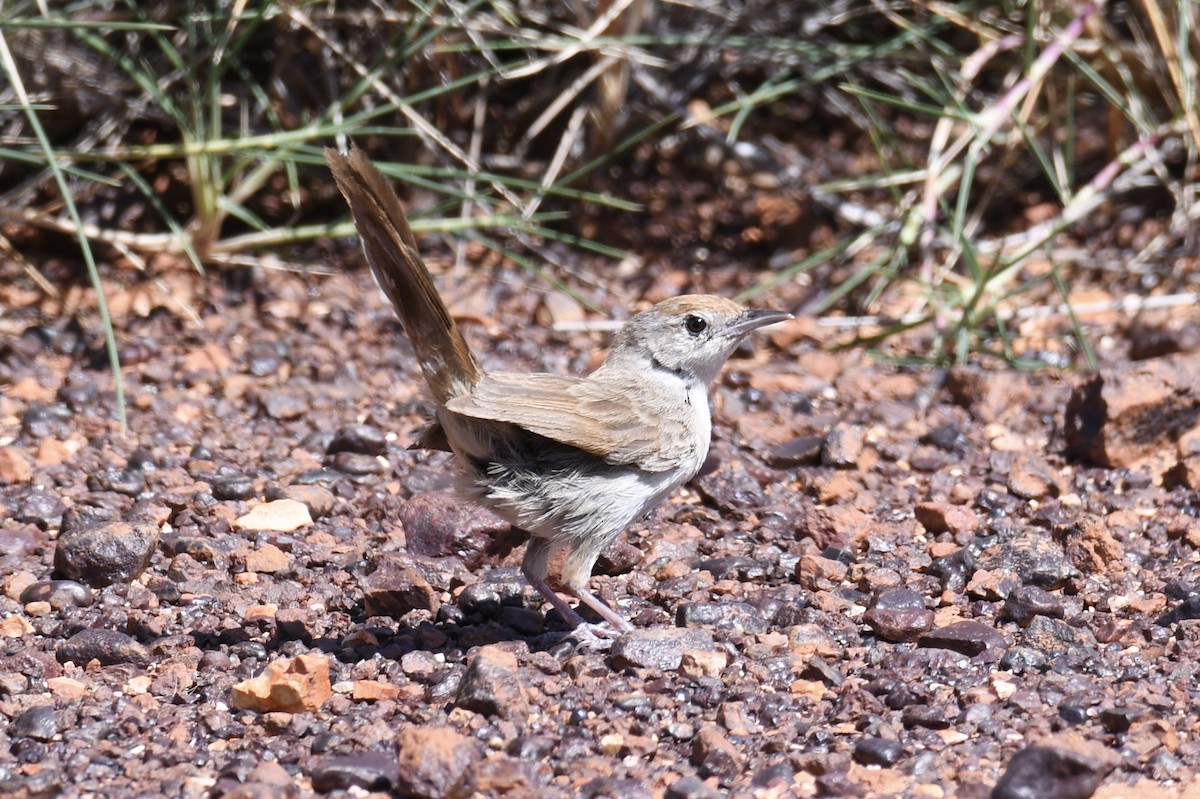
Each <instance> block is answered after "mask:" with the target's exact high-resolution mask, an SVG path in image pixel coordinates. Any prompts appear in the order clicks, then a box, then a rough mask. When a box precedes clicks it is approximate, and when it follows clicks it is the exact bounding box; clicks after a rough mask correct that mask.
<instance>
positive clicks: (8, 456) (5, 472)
mask: <svg viewBox="0 0 1200 799" xmlns="http://www.w3.org/2000/svg"><path fill="white" fill-rule="evenodd" d="M32 479H33V467H32V466H31V465H30V464H29V459H28V458H26V457H25V455H24V454H23V453H22V452H21V451H20V450H19V449H17V448H16V447H0V485H12V484H14V483H28V482H29V481H30V480H32Z"/></svg>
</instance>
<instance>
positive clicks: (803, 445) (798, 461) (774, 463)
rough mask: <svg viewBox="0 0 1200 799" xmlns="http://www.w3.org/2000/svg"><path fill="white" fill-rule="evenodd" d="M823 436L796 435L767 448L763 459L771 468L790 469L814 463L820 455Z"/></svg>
mask: <svg viewBox="0 0 1200 799" xmlns="http://www.w3.org/2000/svg"><path fill="white" fill-rule="evenodd" d="M824 443H825V437H824V436H821V435H816V434H811V435H802V436H796V437H795V438H793V439H791V440H789V441H785V442H783V443H782V444H779V445H778V446H775V447H772V448H771V449H769V450H767V452H766V455H765V456H764V458H763V460H764V461H765V462H766V464H767V465H768V466H770V467H771V468H773V469H790V468H792V467H795V466H803V465H804V464H808V463H816V462H817V460H819V459H820V457H821V446H822V445H823V444H824Z"/></svg>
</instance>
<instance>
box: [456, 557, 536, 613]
mask: <svg viewBox="0 0 1200 799" xmlns="http://www.w3.org/2000/svg"><path fill="white" fill-rule="evenodd" d="M528 587H529V581H527V580H526V579H525V577H524V576H522V574H521V572H520V570H519V569H509V568H503V569H491V570H490V571H487V572H485V573H484V574H483V576H482V578H481V579H479V580H477V581H476V582H473V583H471V584H470V585H468V586H467V587H465V588H463V590H462V592H461V593H459V595H458V606H459V608H460V609H462V612H463V613H473V614H478V615H480V616H483V617H485V618H493V617H495V616H498V615H500V609H501V608H502V607H504V606H506V605H514V606H516V605H521V604H522V603H523V600H524V596H525V590H526V588H528Z"/></svg>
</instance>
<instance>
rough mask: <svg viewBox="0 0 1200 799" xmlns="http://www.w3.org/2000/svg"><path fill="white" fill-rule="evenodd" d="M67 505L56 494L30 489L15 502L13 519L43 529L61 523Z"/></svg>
mask: <svg viewBox="0 0 1200 799" xmlns="http://www.w3.org/2000/svg"><path fill="white" fill-rule="evenodd" d="M66 510H67V506H66V505H64V504H63V501H62V499H60V498H59V496H58V494H55V493H51V492H49V491H30V492H29V493H28V494H26V495H25V496H24V497H22V498H21V500H20V502H19V503H18V504H17V509H16V512H15V513H14V514H13V516H12V518H13V521H16V522H23V523H28V524H36V525H37V526H38V527H40V528H41V529H43V530H46V529H50V528H54V527H58V526H60V525H61V524H62V520H63V514H64V513H65V512H66Z"/></svg>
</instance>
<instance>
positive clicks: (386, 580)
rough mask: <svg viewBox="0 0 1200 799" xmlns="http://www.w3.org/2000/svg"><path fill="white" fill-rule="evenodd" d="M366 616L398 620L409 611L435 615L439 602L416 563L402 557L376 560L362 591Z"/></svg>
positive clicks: (393, 555)
mask: <svg viewBox="0 0 1200 799" xmlns="http://www.w3.org/2000/svg"><path fill="white" fill-rule="evenodd" d="M363 593H364V595H365V597H364V599H365V604H366V610H367V615H368V616H391V617H392V618H394V619H395V618H400V617H401V616H403V615H404V614H405V613H408V612H409V611H410V610H427V611H429V612H431V613H437V610H438V608H439V607H441V604H442V600H441V595H440V592H439V591H438V590H436V589H435V588H434V587H433V586H432V585H431V584H430V583H429V579H428V578H427V577H426V570H425V569H422V568H420V564H419V563H418V562H417V560H416V559H415V558H413V557H411V556H409V555H406V554H403V553H388V554H386V555H383V556H381V557H380V558H379V560H378V562H377V565H376V567H375V571H373V572H371V573H370V574H369V575H367V579H366V585H365V586H364V588H363Z"/></svg>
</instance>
